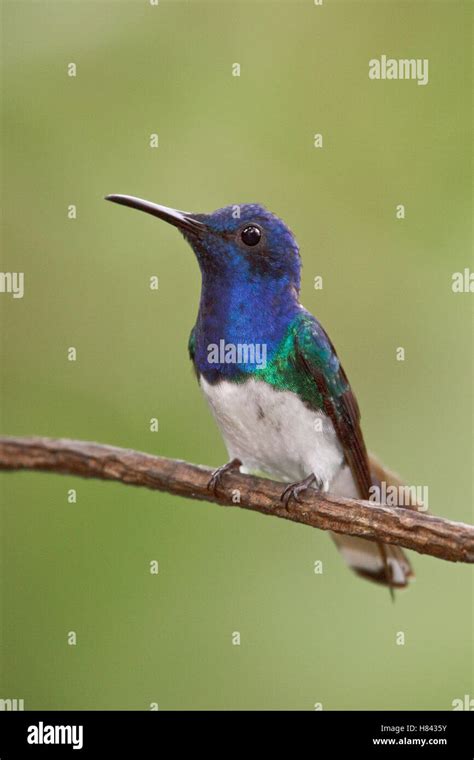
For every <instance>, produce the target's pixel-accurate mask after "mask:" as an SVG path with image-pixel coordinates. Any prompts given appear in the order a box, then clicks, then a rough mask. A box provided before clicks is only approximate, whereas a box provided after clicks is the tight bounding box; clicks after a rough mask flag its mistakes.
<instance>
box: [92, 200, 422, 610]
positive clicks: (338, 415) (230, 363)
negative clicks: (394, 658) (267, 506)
mask: <svg viewBox="0 0 474 760" xmlns="http://www.w3.org/2000/svg"><path fill="white" fill-rule="evenodd" d="M106 200H109V201H112V202H114V203H118V204H121V205H123V206H128V207H130V208H134V209H138V210H139V211H144V212H145V213H147V214H151V215H152V216H155V217H157V218H158V219H161V220H163V221H165V222H168V223H169V224H172V225H174V226H175V227H177V228H178V230H179V231H180V232H181V233H182V235H183V236H184V238H185V240H186V241H187V242H188V243H189V245H190V246H191V248H192V249H193V251H194V254H195V256H196V259H197V262H198V265H199V268H200V270H201V296H200V303H199V311H198V315H197V319H196V324H195V325H194V327H193V329H192V331H191V335H190V338H189V344H188V350H189V354H190V358H191V361H192V363H193V365H194V369H195V372H196V376H197V379H198V382H199V385H200V386H201V389H202V391H203V393H204V396H205V397H206V399H207V401H208V403H209V406H210V408H211V411H212V413H213V415H214V417H215V420H216V422H217V425H218V427H219V429H220V431H221V434H222V436H223V439H224V442H225V445H226V448H227V451H228V454H229V461H228V462H227V463H226V464H224V465H222V466H221V467H219V468H218V469H217V470H216V471H215V472H214V474H213V476H212V478H211V479H210V482H209V488H210V489H211V490H214V491H215V490H216V489H217V488H219V484H220V481H221V478H222V476H223V475H224V473H226V472H228V471H229V470H232V469H240V471H241V472H244V473H255V472H260V473H264V474H265V475H267V476H269V477H272V478H274V479H276V480H279V481H282V483H283V485H284V488H283V489H282V494H281V499H282V501H283V503H284V504H285V505H286V507H287V508H288V505H289V503H290V500H293V501H294V503H298V502H299V496H300V494H301V493H302V492H304V491H306V490H307V489H317V490H319V491H321V492H323V493H326V492H330V493H332V494H334V495H335V496H344V497H349V498H359V499H366V500H368V499H369V498H370V488H371V486H372V484H373V479H372V476H371V472H370V466H369V459H368V454H367V450H366V446H365V442H364V437H363V434H362V430H361V424H360V412H359V407H358V404H357V400H356V397H355V395H354V392H353V391H352V389H351V386H350V384H349V381H348V379H347V375H346V373H345V371H344V369H343V367H342V365H341V362H340V360H339V357H338V355H337V353H336V350H335V348H334V346H333V344H332V342H331V340H330V339H329V337H328V335H327V333H326V332H325V330H324V329H323V327H322V326H321V324H320V323H319V321H318V320H317V319H316V318H315V317H314V316H313V315H312V314H311V313H310V312H309V311H307V310H306V309H305V308H304V307H303V306H302V305H301V303H300V301H299V292H300V281H301V257H300V252H299V247H298V244H297V242H296V239H295V237H294V235H293V233H292V232H291V230H290V229H289V228H288V227H287V225H286V224H285V223H284V222H283V221H282V220H281V219H280V218H278V217H277V216H276V215H275V214H273V213H271V212H270V211H268V210H267V209H266V208H265V207H263V206H261V205H259V204H254V203H251V204H242V205H233V206H226V207H225V208H221V209H218V210H217V211H214V212H212V213H210V214H205V213H190V212H185V211H178V210H177V209H173V208H168V207H166V206H161V205H158V204H156V203H152V202H150V201H146V200H143V199H141V198H136V197H134V196H130V195H108V196H106ZM332 537H333V539H334V541H335V543H336V545H337V547H338V549H339V550H340V552H341V554H342V556H343V558H344V559H345V561H346V563H347V564H348V565H349V567H351V568H352V569H353V570H354V571H355V573H356V574H357V575H359V576H361V577H363V578H366V579H368V580H371V581H374V582H377V583H379V584H382V585H385V586H388V587H389V589H390V592H391V594H392V597H393V589H395V588H403V587H405V586H407V585H408V583H409V579H410V577H411V576H412V575H413V572H412V568H411V566H410V563H409V561H408V559H407V557H406V555H405V554H404V552H403V551H402V550H401V549H400V548H399V547H397V546H393V545H389V544H382V543H375V542H371V541H368V540H367V539H362V538H359V537H357V536H349V535H342V534H336V533H333V534H332Z"/></svg>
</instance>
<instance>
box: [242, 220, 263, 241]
mask: <svg viewBox="0 0 474 760" xmlns="http://www.w3.org/2000/svg"><path fill="white" fill-rule="evenodd" d="M240 237H241V238H242V242H243V243H245V245H257V243H259V242H260V238H261V237H262V231H261V229H260V227H257V226H256V225H255V224H249V226H248V227H245V229H243V230H242V232H241V233H240Z"/></svg>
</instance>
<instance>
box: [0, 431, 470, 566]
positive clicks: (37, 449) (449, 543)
mask: <svg viewBox="0 0 474 760" xmlns="http://www.w3.org/2000/svg"><path fill="white" fill-rule="evenodd" d="M372 465H373V471H374V473H375V474H376V475H377V477H378V478H379V479H380V480H384V479H385V481H386V482H387V483H389V484H390V483H392V484H397V483H399V480H398V478H397V476H395V475H393V474H392V473H390V472H389V471H387V470H385V468H384V467H383V465H381V464H380V463H379V462H377V461H376V460H374V461H373V463H372ZM0 469H1V470H42V471H47V472H55V473H62V474H65V475H78V476H80V477H84V478H98V479H100V480H115V481H117V482H120V483H125V484H128V485H134V486H144V487H145V488H150V489H153V490H157V491H167V492H168V493H172V494H175V495H177V496H184V497H186V498H188V499H199V500H203V501H210V502H214V503H216V504H220V505H222V506H231V507H241V508H243V509H250V510H252V511H254V512H260V513H261V514H264V515H273V516H275V517H281V518H283V519H285V520H292V521H293V522H297V523H302V524H303V525H310V526H311V527H313V528H320V529H321V530H333V531H335V532H336V533H346V534H349V535H352V536H362V537H364V538H368V539H371V540H374V541H375V540H377V541H382V542H385V543H390V544H398V545H399V546H403V547H405V548H406V549H413V550H414V551H416V552H419V553H420V554H429V555H431V556H432V557H437V558H438V559H445V560H449V561H451V562H474V527H473V526H471V525H466V524H464V523H459V522H453V521H451V520H445V519H442V518H440V517H432V516H430V515H427V514H426V513H423V512H420V511H417V510H416V508H409V509H407V508H401V507H386V506H380V505H378V504H374V503H372V502H367V501H357V500H355V499H342V498H336V497H333V496H330V495H319V494H318V493H316V492H308V493H306V494H303V495H302V497H301V504H296V503H295V502H294V501H291V502H290V504H289V507H288V510H287V509H285V507H284V505H283V504H282V502H281V501H280V495H281V493H282V490H283V485H282V484H281V483H276V482H275V481H272V480H267V479H264V478H256V477H252V476H250V475H241V474H240V473H238V472H229V473H226V474H225V475H223V477H222V481H221V484H220V487H219V488H218V489H217V493H212V492H211V491H209V489H208V487H207V486H208V482H209V479H210V477H211V474H212V470H210V469H209V468H207V467H201V466H199V465H195V464H189V463H188V462H183V461H179V460H174V459H165V458H164V457H156V456H151V455H150V454H143V453H141V452H138V451H132V450H129V449H120V448H116V447H114V446H106V445H103V444H98V443H89V442H86V441H72V440H68V439H63V438H61V439H53V438H36V437H34V438H33V437H32V438H10V437H3V438H0ZM237 495H238V499H239V501H238V502H237V503H236V499H237ZM6 508H8V507H6Z"/></svg>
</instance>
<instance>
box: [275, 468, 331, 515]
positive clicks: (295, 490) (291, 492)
mask: <svg viewBox="0 0 474 760" xmlns="http://www.w3.org/2000/svg"><path fill="white" fill-rule="evenodd" d="M313 483H316V485H317V488H318V489H319V490H322V489H323V487H324V484H323V482H322V481H321V480H320V479H319V478H318V477H317V476H316V475H315V474H314V473H311V475H308V477H307V478H305V479H304V480H300V481H298V482H296V483H290V485H289V486H287V487H286V488H285V490H284V491H283V493H282V495H281V496H280V500H281V501H282V502H283V504H284V505H285V509H288V504H289V503H290V499H292V498H293V499H294V500H295V501H296V502H297V503H298V504H301V501H300V499H299V495H300V493H303V491H307V490H308V488H311V486H312V485H313Z"/></svg>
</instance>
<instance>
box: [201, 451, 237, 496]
mask: <svg viewBox="0 0 474 760" xmlns="http://www.w3.org/2000/svg"><path fill="white" fill-rule="evenodd" d="M241 465H242V462H241V461H240V459H232V461H231V462H227V463H226V464H223V465H222V466H221V467H218V468H217V470H214V472H213V473H212V476H211V478H210V480H209V483H208V484H207V488H208V490H209V491H212V493H214V494H215V493H216V491H217V489H218V488H219V486H220V484H221V480H222V476H223V475H225V474H226V473H227V472H231V471H232V470H238V469H239V467H241Z"/></svg>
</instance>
